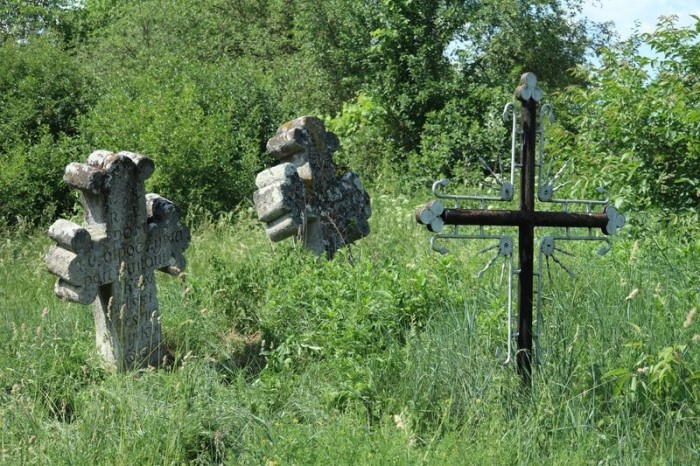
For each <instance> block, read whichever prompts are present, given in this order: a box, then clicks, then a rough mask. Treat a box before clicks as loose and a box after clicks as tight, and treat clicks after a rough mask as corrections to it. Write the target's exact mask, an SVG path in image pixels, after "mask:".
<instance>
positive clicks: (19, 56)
mask: <svg viewBox="0 0 700 466" xmlns="http://www.w3.org/2000/svg"><path fill="white" fill-rule="evenodd" d="M0 63H2V67H0V155H1V154H3V153H5V152H7V151H9V150H10V149H11V147H12V146H13V144H15V143H18V142H28V143H36V142H37V141H38V140H39V139H40V138H41V137H42V136H43V135H44V134H49V135H51V136H53V137H58V136H59V135H61V134H66V135H71V136H72V135H75V133H76V123H77V120H76V118H77V116H78V115H80V114H81V113H83V112H84V111H85V110H86V109H87V108H88V107H89V104H90V102H91V101H92V93H91V91H90V87H89V82H88V80H87V77H86V75H85V74H84V73H83V72H82V70H81V69H80V66H79V64H78V62H77V61H76V60H75V58H73V57H72V56H71V55H69V54H68V53H67V52H66V51H64V50H63V49H62V48H61V46H60V44H57V43H55V42H54V41H52V39H51V38H37V39H34V40H32V41H31V42H28V43H26V44H18V43H15V42H11V41H7V42H3V43H2V44H0Z"/></svg>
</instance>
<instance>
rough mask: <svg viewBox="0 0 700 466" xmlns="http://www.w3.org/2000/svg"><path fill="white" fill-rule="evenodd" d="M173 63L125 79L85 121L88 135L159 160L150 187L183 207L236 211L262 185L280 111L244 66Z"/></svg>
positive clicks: (92, 141)
mask: <svg viewBox="0 0 700 466" xmlns="http://www.w3.org/2000/svg"><path fill="white" fill-rule="evenodd" d="M168 63H173V62H168V61H165V63H164V64H163V65H162V66H159V67H154V68H151V69H150V70H149V72H148V73H145V74H144V75H137V76H131V77H130V78H129V80H128V82H117V83H116V85H114V87H112V88H111V89H110V90H109V91H108V92H107V93H106V94H105V95H104V96H103V97H102V98H101V99H100V100H99V101H98V102H97V104H96V105H95V107H94V109H93V110H92V111H91V112H90V114H89V115H88V116H87V117H86V118H85V119H84V120H83V124H82V132H83V138H84V139H85V141H86V144H87V145H88V146H90V147H91V148H92V149H99V148H103V149H109V150H114V151H118V150H130V151H134V152H139V153H142V154H144V155H147V156H149V157H151V158H152V159H153V160H154V161H155V162H156V165H157V170H156V172H155V174H154V175H153V178H152V179H151V180H150V182H149V183H150V186H149V188H150V189H153V190H155V191H157V192H159V193H160V194H161V195H163V196H165V197H168V198H169V199H171V200H172V201H174V202H176V204H178V205H180V206H182V208H183V209H187V207H188V206H199V207H202V208H204V209H205V210H207V211H209V212H222V211H229V210H231V209H233V208H234V207H235V206H236V205H237V204H239V203H240V202H241V201H242V200H243V199H244V198H247V197H248V196H249V195H250V193H251V192H252V190H253V189H254V184H253V181H254V179H255V174H256V172H257V171H259V170H260V169H262V168H264V165H265V159H264V158H263V156H262V155H263V153H264V147H265V143H266V141H267V139H268V138H269V137H270V136H272V135H273V134H274V132H275V129H276V125H278V124H279V122H280V120H281V117H280V116H279V112H277V111H276V109H275V106H274V104H273V103H272V102H270V99H269V98H268V96H267V93H266V90H265V88H264V87H263V86H262V85H261V80H260V79H258V78H257V77H256V75H255V74H254V73H252V72H251V71H250V70H247V69H245V68H244V67H243V66H241V65H239V64H236V63H228V64H223V63H222V64H218V65H217V66H204V65H198V64H191V65H187V64H180V65H175V66H169V65H168Z"/></svg>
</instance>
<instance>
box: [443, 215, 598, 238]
mask: <svg viewBox="0 0 700 466" xmlns="http://www.w3.org/2000/svg"><path fill="white" fill-rule="evenodd" d="M440 217H441V218H442V220H443V221H444V222H445V224H446V225H494V226H509V227H520V226H527V225H532V226H535V227H578V228H600V229H601V230H602V232H603V233H605V234H606V235H607V234H610V233H609V232H608V231H607V230H606V227H607V225H608V221H609V219H608V215H607V214H605V213H592V212H591V213H581V212H538V211H524V210H479V209H474V210H469V209H445V210H444V211H443V213H442V215H440Z"/></svg>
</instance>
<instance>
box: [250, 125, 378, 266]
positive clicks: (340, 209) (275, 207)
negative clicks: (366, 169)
mask: <svg viewBox="0 0 700 466" xmlns="http://www.w3.org/2000/svg"><path fill="white" fill-rule="evenodd" d="M339 147H340V142H339V141H338V137H337V136H336V135H335V134H334V133H332V132H330V131H326V129H325V127H324V125H323V122H322V121H321V120H320V119H318V118H316V117H312V116H305V117H300V118H297V119H295V120H292V121H288V122H287V123H285V124H284V125H282V126H281V127H280V128H279V129H278V130H277V134H275V135H274V136H273V137H272V138H270V140H269V141H268V142H267V150H268V152H269V154H270V155H271V156H272V157H274V158H275V159H276V160H278V161H279V164H278V165H275V166H274V167H272V168H270V169H267V170H265V171H262V172H260V173H259V174H258V175H257V177H256V179H255V184H256V186H257V187H258V190H257V191H256V192H255V193H254V195H253V201H254V203H255V210H256V212H257V215H258V219H259V220H260V221H262V222H264V223H265V231H266V232H267V234H268V236H269V237H270V239H271V240H272V241H281V240H283V239H285V238H289V237H291V236H296V237H298V238H299V239H300V240H301V241H302V243H303V245H304V246H305V247H306V248H307V249H309V250H311V251H313V252H314V254H316V255H319V256H320V255H323V254H324V253H325V254H326V255H327V257H328V258H329V259H330V258H332V257H333V255H334V254H335V252H336V251H337V250H338V249H340V248H341V247H343V246H345V245H347V244H350V243H352V242H354V241H356V240H358V239H360V238H362V237H364V236H367V235H369V223H368V219H369V217H370V216H371V215H372V212H371V209H370V199H369V195H368V194H367V191H365V190H364V189H363V188H362V184H361V183H360V179H359V177H358V176H357V175H356V174H355V173H353V172H348V173H345V174H343V175H341V176H338V173H337V170H336V166H335V164H334V162H333V153H334V152H335V151H336V150H338V148H339Z"/></svg>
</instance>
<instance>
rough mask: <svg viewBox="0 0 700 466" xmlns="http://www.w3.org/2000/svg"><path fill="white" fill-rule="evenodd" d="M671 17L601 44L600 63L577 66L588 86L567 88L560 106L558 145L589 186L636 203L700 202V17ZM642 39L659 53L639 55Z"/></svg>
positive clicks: (671, 204) (688, 206)
mask: <svg viewBox="0 0 700 466" xmlns="http://www.w3.org/2000/svg"><path fill="white" fill-rule="evenodd" d="M674 21H675V20H674V19H673V18H666V19H663V20H662V21H661V23H660V24H659V28H658V29H657V30H656V31H655V32H654V33H651V34H642V35H637V36H633V37H632V38H631V39H630V40H629V41H628V42H626V43H623V44H621V45H619V46H618V47H615V48H612V49H609V50H605V51H604V53H603V54H602V56H601V59H602V64H601V66H600V67H598V68H594V69H590V70H583V69H581V70H579V73H581V74H582V75H584V76H585V78H586V79H587V80H588V81H590V83H591V85H590V86H589V87H586V88H581V87H576V88H570V89H568V90H567V91H566V93H564V94H563V95H562V96H561V102H560V103H559V105H558V108H560V109H561V110H563V113H564V114H565V115H566V114H570V119H565V122H564V123H565V124H564V126H562V127H561V128H560V132H559V133H558V134H557V135H556V136H555V138H554V139H553V141H554V142H555V144H556V146H557V147H559V148H564V149H565V152H566V155H568V156H569V157H570V158H572V159H573V160H575V161H577V162H578V167H579V171H580V172H581V174H583V175H585V176H584V177H583V178H586V179H588V183H589V184H592V185H593V186H597V185H604V186H612V187H614V190H615V191H616V192H623V193H624V200H625V201H626V202H627V203H628V205H630V206H632V207H635V208H639V209H644V208H648V207H652V206H657V207H662V208H670V209H676V208H686V209H694V208H697V205H698V203H699V202H700V179H699V178H698V176H697V174H698V173H700V104H699V102H700V79H699V78H698V76H699V75H700V44H698V41H697V38H698V35H699V34H700V22H698V23H697V25H696V27H695V28H676V27H675V22H674ZM643 44H648V45H649V46H651V48H652V50H654V51H655V52H656V53H657V54H658V56H659V58H655V59H648V58H645V57H644V56H642V55H640V54H639V48H640V47H641V45H643ZM581 187H582V188H584V187H587V186H581Z"/></svg>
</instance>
